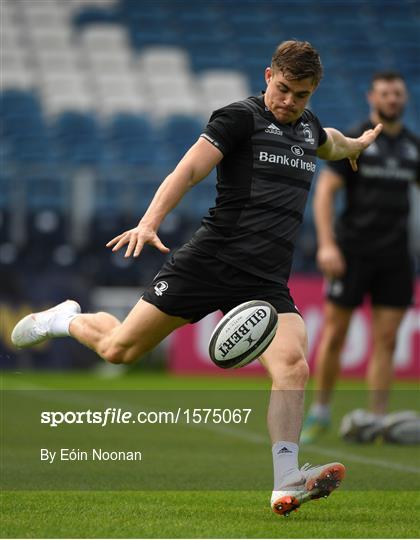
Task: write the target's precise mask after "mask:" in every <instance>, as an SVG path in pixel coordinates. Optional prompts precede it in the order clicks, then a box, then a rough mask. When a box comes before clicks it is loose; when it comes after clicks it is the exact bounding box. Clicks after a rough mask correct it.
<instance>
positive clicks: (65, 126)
mask: <svg viewBox="0 0 420 540" xmlns="http://www.w3.org/2000/svg"><path fill="white" fill-rule="evenodd" d="M53 135H54V138H55V141H56V144H57V149H58V152H59V155H60V157H61V158H62V159H64V160H65V161H68V162H70V163H73V164H92V165H93V164H98V163H99V162H100V161H101V159H102V158H103V153H104V148H103V144H102V139H101V132H100V130H99V127H98V125H97V122H96V119H95V117H94V116H93V115H91V114H83V113H78V112H65V113H63V114H62V115H61V116H60V117H59V118H58V119H57V120H56V122H55V125H54V126H53Z"/></svg>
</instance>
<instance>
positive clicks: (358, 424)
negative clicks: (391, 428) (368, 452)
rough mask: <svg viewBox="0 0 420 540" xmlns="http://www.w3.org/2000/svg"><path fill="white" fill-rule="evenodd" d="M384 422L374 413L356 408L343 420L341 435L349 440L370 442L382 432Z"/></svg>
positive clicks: (376, 438)
mask: <svg viewBox="0 0 420 540" xmlns="http://www.w3.org/2000/svg"><path fill="white" fill-rule="evenodd" d="M382 429H383V428H382V423H381V422H379V421H378V419H377V417H376V416H375V415H373V414H372V413H370V412H368V411H365V410H363V409H356V410H354V411H351V412H349V413H347V414H346V415H345V416H344V417H343V419H342V420H341V425H340V436H341V437H342V438H343V439H344V440H345V441H347V442H357V443H370V442H374V441H376V440H378V439H379V438H380V437H381V434H382Z"/></svg>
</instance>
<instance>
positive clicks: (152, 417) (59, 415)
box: [41, 407, 252, 427]
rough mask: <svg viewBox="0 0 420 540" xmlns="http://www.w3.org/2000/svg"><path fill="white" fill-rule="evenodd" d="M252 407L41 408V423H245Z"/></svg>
mask: <svg viewBox="0 0 420 540" xmlns="http://www.w3.org/2000/svg"><path fill="white" fill-rule="evenodd" d="M251 412H252V409H245V408H243V409H241V408H236V409H229V408H224V409H221V408H194V409H190V408H186V409H183V408H182V407H178V408H177V409H174V410H170V411H155V410H150V411H137V412H135V413H133V412H132V411H127V410H123V409H121V408H115V407H108V408H107V409H105V410H102V411H92V410H91V409H88V410H85V411H42V412H41V424H47V425H49V426H50V427H58V426H60V425H63V424H64V425H66V424H96V425H99V426H100V427H105V426H107V425H112V424H180V423H184V424H246V423H247V422H248V419H249V416H250V414H251Z"/></svg>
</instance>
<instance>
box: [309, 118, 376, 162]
mask: <svg viewBox="0 0 420 540" xmlns="http://www.w3.org/2000/svg"><path fill="white" fill-rule="evenodd" d="M325 131H326V133H327V140H326V141H325V143H324V144H323V145H322V146H320V147H319V148H318V151H317V156H318V157H320V158H321V159H327V160H331V161H335V160H339V159H345V158H348V159H349V161H350V165H351V168H352V169H353V171H357V159H358V158H359V156H360V154H361V152H363V150H365V149H366V148H367V147H368V146H370V145H371V144H372V143H373V141H374V140H375V139H376V137H377V136H378V135H379V133H380V132H381V131H382V124H377V125H376V126H375V127H374V129H367V130H366V131H365V132H364V133H362V135H360V137H357V138H356V139H352V138H351V137H346V136H345V135H343V134H342V133H341V132H340V131H338V130H337V129H334V128H325Z"/></svg>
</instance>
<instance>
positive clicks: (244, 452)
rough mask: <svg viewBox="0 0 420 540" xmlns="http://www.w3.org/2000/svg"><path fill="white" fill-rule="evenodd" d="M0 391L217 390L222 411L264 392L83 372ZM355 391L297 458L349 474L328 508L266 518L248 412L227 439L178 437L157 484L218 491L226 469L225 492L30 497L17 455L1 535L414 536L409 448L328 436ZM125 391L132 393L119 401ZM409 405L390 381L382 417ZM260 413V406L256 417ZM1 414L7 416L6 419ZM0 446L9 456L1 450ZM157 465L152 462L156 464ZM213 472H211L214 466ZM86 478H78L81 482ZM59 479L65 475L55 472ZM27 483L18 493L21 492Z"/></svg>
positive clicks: (353, 403) (242, 384)
mask: <svg viewBox="0 0 420 540" xmlns="http://www.w3.org/2000/svg"><path fill="white" fill-rule="evenodd" d="M2 388H3V389H27V390H31V391H34V390H35V391H36V392H38V391H40V390H58V389H60V390H62V391H63V392H62V394H63V399H64V400H66V399H67V394H66V392H65V390H66V389H78V390H80V389H84V390H85V392H84V393H83V396H86V395H88V396H91V397H92V396H93V397H94V396H95V395H96V394H95V393H94V392H86V391H89V390H101V391H103V392H108V391H109V394H106V395H110V396H111V395H113V394H114V391H115V390H124V391H127V390H131V391H137V390H140V391H141V390H142V389H143V390H147V391H150V390H155V391H161V392H162V391H165V390H174V389H175V390H177V391H179V392H180V393H179V395H181V393H183V394H188V393H187V392H184V391H186V390H188V391H191V390H200V391H202V395H204V396H205V395H206V392H207V391H209V389H215V388H217V389H218V390H219V393H218V394H211V396H212V397H213V398H214V396H216V397H218V398H220V400H221V401H222V405H223V404H226V406H229V396H230V394H231V393H232V394H234V393H233V390H241V391H244V392H243V393H241V394H240V395H241V396H242V395H246V396H248V399H249V402H250V404H253V403H254V402H255V406H256V407H257V403H256V402H257V401H261V398H260V396H264V395H265V391H266V390H267V389H268V383H267V381H266V380H264V379H253V378H245V379H238V378H235V377H232V378H230V377H223V378H221V379H215V378H206V379H202V378H196V377H194V378H188V377H183V378H180V377H173V376H163V375H149V374H146V373H143V374H139V373H137V372H133V373H131V374H129V375H126V376H121V377H118V378H115V379H105V378H101V377H98V376H97V375H94V374H88V373H58V374H51V373H33V374H32V373H5V374H4V375H3V377H2ZM362 388H363V386H362V385H361V384H360V383H357V382H346V383H342V384H341V386H340V390H339V391H338V392H337V395H336V401H335V409H334V415H335V425H334V429H333V430H332V432H331V433H330V434H328V435H326V437H325V439H324V440H322V441H321V442H320V443H317V444H316V445H312V446H311V447H309V448H302V449H301V462H302V463H303V462H304V461H311V462H313V463H322V462H327V461H332V460H338V461H343V462H344V463H345V465H346V467H347V471H348V475H347V478H346V480H345V482H344V483H343V486H342V487H341V488H340V489H339V490H338V491H337V492H335V493H334V494H333V495H332V496H331V497H330V498H329V499H322V500H320V501H313V502H310V503H308V504H305V505H303V506H302V507H301V508H300V509H299V511H298V512H297V513H293V514H292V515H291V516H290V517H289V518H284V517H279V516H276V515H274V514H273V513H272V512H271V510H270V507H269V497H270V494H271V491H270V490H271V458H270V448H269V444H268V443H267V442H266V431H265V426H264V425H263V424H264V422H263V419H262V418H261V417H260V416H261V415H260V414H259V413H258V414H257V415H256V417H255V418H254V422H251V423H250V424H248V425H246V426H240V427H239V428H238V431H237V432H235V429H234V426H233V427H232V430H230V431H229V430H222V431H221V432H217V431H216V432H214V431H212V430H206V429H202V430H193V429H186V428H185V427H184V428H182V429H183V431H182V439H183V440H182V441H181V442H182V443H183V446H181V449H182V452H180V455H179V456H177V459H178V458H179V459H180V462H179V463H178V464H175V462H174V467H176V466H177V467H179V468H178V472H177V469H175V471H173V470H170V471H169V470H168V472H167V475H166V479H167V478H169V479H170V478H171V476H170V475H171V474H174V476H173V478H183V477H182V474H181V473H182V472H184V471H193V474H192V475H191V478H187V477H186V478H185V485H186V486H189V485H193V484H194V482H197V480H198V482H200V478H203V479H204V480H203V483H204V484H205V483H206V482H207V483H208V481H209V478H210V477H212V478H214V479H215V484H216V485H217V484H219V485H221V484H223V482H226V484H228V483H229V481H230V479H229V474H226V471H231V470H232V471H235V474H234V475H233V476H238V478H239V477H240V478H239V479H238V486H239V488H238V489H233V490H232V489H224V490H212V489H203V490H199V489H194V490H191V489H187V488H185V489H178V487H179V486H176V488H177V489H170V488H168V486H167V485H165V481H164V480H165V478H164V480H163V483H162V489H160V490H159V491H157V490H156V489H154V490H147V491H146V490H141V491H140V490H139V491H137V490H130V491H127V490H123V489H120V490H118V491H116V490H115V486H116V485H117V484H118V479H116V482H111V481H110V482H109V488H110V490H109V491H108V490H107V488H104V489H103V490H101V491H99V490H98V489H100V488H99V487H98V488H97V489H91V490H84V491H80V490H75V489H71V490H66V491H64V490H63V486H61V488H60V481H61V477H60V476H58V477H56V478H55V480H56V482H55V484H53V485H54V490H46V491H38V490H35V489H33V490H30V491H29V490H28V486H29V485H30V482H31V478H32V479H33V478H36V474H35V473H36V471H35V468H31V464H30V462H28V463H26V464H25V459H26V457H25V454H24V453H23V454H22V457H19V467H18V469H19V471H16V474H17V475H18V476H17V477H18V478H19V480H18V483H17V486H18V488H19V489H17V490H15V491H12V490H7V491H3V492H2V494H1V512H2V520H1V526H0V530H1V536H2V537H3V538H12V537H19V538H90V537H91V538H416V537H418V522H419V506H420V498H419V492H418V491H416V490H417V489H418V485H419V479H420V474H419V473H420V456H419V449H418V447H417V448H416V447H411V448H407V447H396V446H380V447H378V446H372V445H367V446H359V445H347V444H345V443H344V442H342V441H341V440H339V439H338V438H337V436H336V427H337V424H338V422H339V420H340V418H341V415H342V414H343V413H344V412H347V410H351V409H352V408H356V407H362V406H364V403H363V402H361V401H362V400H363V399H364V396H363V395H362V390H361V389H362ZM181 391H182V392H181ZM126 394H127V395H133V394H132V393H129V392H126ZM151 394H153V393H151ZM23 395H25V394H23ZM54 395H55V394H54ZM101 395H102V394H101ZM136 395H138V396H139V397H138V399H139V402H143V401H144V400H145V399H146V398H145V395H146V394H145V393H143V394H141V392H138V393H137V394H136ZM156 395H158V396H159V399H161V396H167V395H171V394H170V393H168V392H166V393H165V392H163V393H158V394H156ZM176 395H178V394H176ZM193 395H194V396H195V394H193ZM238 395H239V394H238ZM93 397H92V399H93ZM168 399H169V398H168ZM194 399H196V398H195V397H194ZM142 400H143V401H142ZM417 403H418V398H417V394H416V386H415V385H413V384H410V383H399V384H398V386H397V389H396V391H394V393H393V403H392V408H393V409H398V408H415V407H416V404H417ZM23 405H24V404H23ZM163 405H164V404H162V406H163ZM264 406H265V404H264V403H263V404H262V408H261V411H263V409H264ZM17 409H19V407H17ZM21 410H23V411H25V406H23V407H21ZM9 412H10V411H8V410H7V408H6V414H8V413H9ZM13 414H16V417H15V416H14V418H16V420H17V423H18V424H19V422H20V421H21V419H20V417H19V411H17V410H16V411H13ZM261 414H262V412H261ZM19 425H21V424H19ZM28 429H29V428H28ZM25 431H26V436H27V438H28V441H27V447H28V448H30V443H31V442H32V441H31V440H29V439H32V435H31V434H30V433H29V432H28V431H27V430H25ZM7 433H8V432H7V431H6V434H7ZM110 433H111V432H110ZM142 433H143V432H142ZM168 433H169V432H168V431H166V428H165V429H162V430H160V431H156V432H151V434H150V437H151V438H152V440H153V438H154V437H156V439H157V440H158V441H160V442H159V445H158V446H157V454H159V448H162V447H163V446H164V444H165V440H164V438H163V439H160V438H161V437H165V435H167V434H168ZM175 435H176V433H175ZM178 436H179V434H178ZM148 437H149V435H148ZM74 444H76V443H74ZM5 446H6V450H7V442H6V445H5ZM20 446H25V445H24V444H23V443H21V444H20V445H19V448H16V449H15V450H16V452H17V453H19V451H20ZM146 448H147V447H146ZM206 449H207V450H208V451H207V452H206V451H205V450H206ZM26 450H27V449H26ZM146 453H147V452H146ZM194 456H199V458H200V460H199V466H197V463H195V462H194V461H193V457H194ZM6 457H7V452H6ZM152 462H153V460H152V459H151V458H150V461H146V460H145V464H144V465H142V466H143V467H146V468H145V469H143V470H144V471H148V470H149V468H150V467H149V464H151V463H152ZM165 462H166V461H165ZM156 463H158V464H159V461H157V462H156ZM6 464H7V461H6ZM214 465H216V467H215V468H213V469H212V466H213V467H214ZM224 467H225V468H224ZM45 470H49V469H45ZM93 472H94V471H91V470H88V471H87V473H86V474H87V477H89V474H91V473H92V474H93ZM75 473H76V470H75ZM108 474H109V472H108ZM19 475H20V476H19ZM218 475H220V478H219V477H218ZM145 476H147V475H145ZM225 477H226V478H225ZM22 478H23V480H22ZM57 478H58V480H57ZM62 478H63V479H65V478H66V476H65V474H64V473H63V476H62ZM25 479H26V480H27V484H28V486H27V487H26V489H25V487H24V486H25ZM241 479H242V480H243V482H241V481H240V480H241ZM93 480H95V478H94V477H93ZM183 481H184V479H183ZM181 483H182V482H181ZM35 484H36V483H35ZM63 485H66V484H63ZM107 485H108V484H107ZM209 485H210V484H209ZM243 486H246V487H245V488H244V487H243ZM249 488H253V489H254V491H252V490H249Z"/></svg>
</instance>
